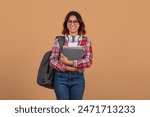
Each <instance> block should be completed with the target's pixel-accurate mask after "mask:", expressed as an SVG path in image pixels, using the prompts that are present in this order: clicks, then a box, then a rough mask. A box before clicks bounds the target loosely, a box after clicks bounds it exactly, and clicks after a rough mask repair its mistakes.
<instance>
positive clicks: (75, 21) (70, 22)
mask: <svg viewBox="0 0 150 117" xmlns="http://www.w3.org/2000/svg"><path fill="white" fill-rule="evenodd" d="M67 23H68V24H72V23H73V24H77V23H78V21H77V20H74V21H71V20H69V21H68V22H67Z"/></svg>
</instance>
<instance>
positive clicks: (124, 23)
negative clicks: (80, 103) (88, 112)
mask: <svg viewBox="0 0 150 117" xmlns="http://www.w3.org/2000/svg"><path fill="white" fill-rule="evenodd" d="M149 5H150V1H149V0H75V1H72V0H0V99H52V100H53V99H56V98H55V95H54V91H53V90H48V89H45V88H42V87H40V86H38V85H37V84H36V77H37V71H38V67H39V64H40V61H41V59H42V56H43V54H44V53H45V52H46V51H47V50H49V49H51V48H52V45H53V43H54V39H55V36H57V35H61V31H62V24H63V21H64V18H65V15H66V14H67V13H68V12H69V11H70V10H76V11H78V12H80V13H81V15H82V17H83V20H84V22H85V24H86V30H87V36H88V37H89V38H90V39H91V41H92V46H93V53H94V58H93V65H92V67H91V68H89V69H86V71H85V78H86V89H85V94H84V99H87V100H89V99H93V100H97V99H150V7H149Z"/></svg>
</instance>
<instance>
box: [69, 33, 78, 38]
mask: <svg viewBox="0 0 150 117" xmlns="http://www.w3.org/2000/svg"><path fill="white" fill-rule="evenodd" d="M69 35H71V36H73V37H75V36H76V35H78V33H69Z"/></svg>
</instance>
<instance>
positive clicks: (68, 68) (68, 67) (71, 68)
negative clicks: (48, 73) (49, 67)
mask: <svg viewBox="0 0 150 117" xmlns="http://www.w3.org/2000/svg"><path fill="white" fill-rule="evenodd" d="M66 71H79V69H77V68H75V67H71V66H66Z"/></svg>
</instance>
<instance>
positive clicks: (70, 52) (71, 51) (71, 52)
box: [62, 46, 84, 60]
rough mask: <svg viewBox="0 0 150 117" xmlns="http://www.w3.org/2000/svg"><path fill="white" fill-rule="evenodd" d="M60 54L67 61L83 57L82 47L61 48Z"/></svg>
mask: <svg viewBox="0 0 150 117" xmlns="http://www.w3.org/2000/svg"><path fill="white" fill-rule="evenodd" d="M62 53H63V54H64V55H65V56H66V57H67V58H68V59H69V60H77V59H80V58H82V56H83V55H84V49H83V47H82V46H76V47H69V46H63V50H62Z"/></svg>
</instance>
